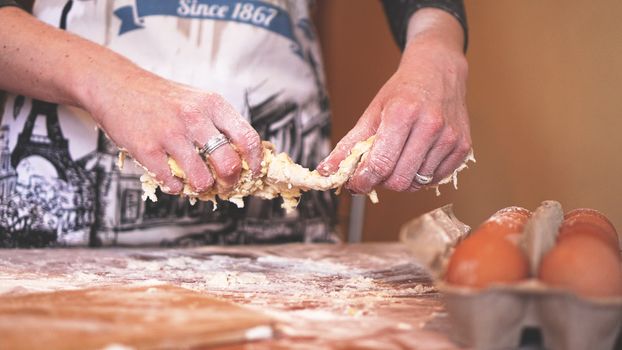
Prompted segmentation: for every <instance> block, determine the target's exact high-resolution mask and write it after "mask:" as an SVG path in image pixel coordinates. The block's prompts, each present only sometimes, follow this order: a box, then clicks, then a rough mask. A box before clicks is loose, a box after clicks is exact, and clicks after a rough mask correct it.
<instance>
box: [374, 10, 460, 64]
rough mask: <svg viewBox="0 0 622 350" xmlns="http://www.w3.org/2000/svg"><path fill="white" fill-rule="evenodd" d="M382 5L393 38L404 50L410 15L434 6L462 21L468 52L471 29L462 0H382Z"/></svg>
mask: <svg viewBox="0 0 622 350" xmlns="http://www.w3.org/2000/svg"><path fill="white" fill-rule="evenodd" d="M382 5H383V7H384V12H385V14H386V15H387V19H388V20H389V25H390V27H391V32H392V33H393V38H394V39H395V41H396V42H397V45H398V46H399V47H400V49H401V50H404V47H405V46H406V33H407V32H408V21H409V20H410V17H411V16H412V15H413V13H415V12H416V11H417V10H419V9H422V8H426V7H433V8H437V9H441V10H444V11H447V12H448V13H449V14H451V15H452V16H454V17H455V18H456V19H457V20H458V22H460V25H461V26H462V30H463V31H464V51H465V52H466V49H467V44H468V39H469V35H468V33H469V31H468V26H467V19H466V13H465V10H464V3H463V1H462V0H382Z"/></svg>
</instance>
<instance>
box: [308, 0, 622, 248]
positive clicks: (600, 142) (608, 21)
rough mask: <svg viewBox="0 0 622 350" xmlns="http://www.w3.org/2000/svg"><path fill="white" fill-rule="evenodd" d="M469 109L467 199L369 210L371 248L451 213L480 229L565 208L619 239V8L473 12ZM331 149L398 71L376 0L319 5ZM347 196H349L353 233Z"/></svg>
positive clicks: (533, 4)
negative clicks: (507, 213)
mask: <svg viewBox="0 0 622 350" xmlns="http://www.w3.org/2000/svg"><path fill="white" fill-rule="evenodd" d="M466 6H467V15H468V19H469V27H470V40H469V41H470V46H469V50H468V54H467V56H468V60H469V67H470V70H469V71H470V73H469V74H470V76H469V83H468V106H469V113H470V118H471V131H472V136H473V142H474V149H475V156H476V158H477V164H474V165H473V166H471V168H469V169H467V170H465V171H464V172H463V173H461V175H460V177H459V190H457V191H456V190H454V189H453V188H451V186H447V185H446V186H444V187H442V188H441V192H442V195H441V196H440V197H436V196H435V194H434V192H433V191H420V192H418V193H392V192H388V191H385V190H380V191H379V195H380V203H379V204H376V205H372V204H371V203H369V202H368V204H367V208H366V209H367V210H366V219H365V229H364V240H366V241H383V240H395V239H397V235H398V230H399V227H400V225H401V224H403V223H404V222H406V221H407V220H409V219H410V218H413V217H415V216H417V215H420V214H422V213H424V212H426V211H429V210H432V209H434V208H436V207H439V206H441V205H444V204H446V203H454V206H455V211H456V214H457V215H458V217H459V218H461V219H462V220H463V221H464V222H466V223H467V224H470V225H472V226H473V225H477V224H479V223H480V222H481V221H483V220H484V219H486V218H487V217H488V216H489V215H490V214H492V213H493V212H494V211H496V210H497V209H500V208H502V207H506V206H510V205H519V206H524V207H526V208H530V209H533V208H535V207H536V206H537V205H538V204H539V203H540V202H541V201H542V200H546V199H556V200H558V201H560V202H561V203H562V205H563V206H564V208H565V209H566V210H569V209H572V208H576V207H592V208H596V209H598V210H601V211H603V212H604V213H605V214H606V215H608V216H609V217H610V218H611V219H612V220H613V222H614V224H615V225H616V226H617V227H618V229H619V230H620V229H622V210H621V209H620V199H622V182H621V181H620V180H619V177H620V174H622V153H621V151H622V135H621V132H622V21H621V20H620V14H621V13H622V1H619V0H602V1H598V2H589V3H586V2H583V1H564V2H563V5H561V4H560V2H554V1H510V0H500V1H466ZM316 14H317V21H318V22H317V24H318V31H319V33H320V37H321V39H322V41H323V49H324V59H325V64H326V68H327V75H328V83H329V92H330V94H331V103H332V108H333V120H334V124H333V125H334V129H333V136H334V141H335V142H336V141H338V140H339V139H340V138H341V137H342V136H343V135H344V134H345V133H346V132H347V131H348V130H349V129H350V128H351V127H352V126H353V125H354V122H355V121H356V119H358V117H359V115H360V114H361V113H362V111H363V110H364V109H365V107H366V106H367V104H368V103H369V101H371V99H372V97H373V96H374V94H375V93H376V92H377V91H378V89H379V88H380V87H381V86H382V84H383V83H384V82H385V81H386V79H387V78H388V77H389V76H390V75H391V74H392V73H393V71H394V70H395V68H396V67H397V64H398V61H399V57H400V53H399V50H398V49H397V47H396V46H395V43H394V42H393V39H392V37H391V36H390V32H389V29H388V27H387V24H386V20H385V18H384V14H383V12H382V9H381V6H380V2H379V1H378V0H357V1H356V2H355V1H346V0H340V1H335V0H320V1H319V2H318V8H317V13H316ZM348 197H349V195H342V199H343V204H344V205H342V209H341V217H342V222H344V223H345V222H347V209H348V202H349V198H348Z"/></svg>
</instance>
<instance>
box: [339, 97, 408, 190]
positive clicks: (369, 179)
mask: <svg viewBox="0 0 622 350" xmlns="http://www.w3.org/2000/svg"><path fill="white" fill-rule="evenodd" d="M383 113H384V114H385V115H384V116H383V117H382V118H381V119H382V122H381V123H380V126H379V127H378V131H377V133H376V139H375V140H374V144H373V145H372V147H371V149H370V151H369V153H368V155H367V157H366V158H365V159H364V160H363V161H362V162H361V164H360V165H359V167H358V168H357V170H356V171H355V173H354V176H352V178H351V179H350V181H349V182H348V185H347V187H348V189H350V190H351V191H354V192H356V193H369V192H370V191H371V190H372V189H373V187H374V186H376V185H378V184H379V183H381V182H383V181H384V180H385V179H386V178H388V177H389V175H390V174H391V173H392V172H393V169H394V168H395V165H396V164H397V161H398V159H399V158H400V155H401V154H402V149H403V148H404V144H405V143H406V140H407V139H408V135H409V134H410V130H411V128H412V125H413V121H414V115H415V110H414V106H413V105H412V104H410V103H408V102H405V101H402V100H395V101H393V102H392V103H390V104H389V105H387V107H386V108H384V110H383Z"/></svg>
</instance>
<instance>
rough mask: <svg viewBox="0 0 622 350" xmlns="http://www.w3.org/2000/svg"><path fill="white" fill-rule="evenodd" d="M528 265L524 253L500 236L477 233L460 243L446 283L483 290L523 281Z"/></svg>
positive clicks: (448, 268) (449, 266)
mask: <svg viewBox="0 0 622 350" xmlns="http://www.w3.org/2000/svg"><path fill="white" fill-rule="evenodd" d="M528 273H529V263H528V261H527V258H526V257H525V254H524V253H523V251H522V250H521V249H520V248H519V247H518V246H517V245H515V244H513V243H512V242H510V241H509V240H508V239H506V238H505V237H504V236H503V235H501V234H494V233H491V232H486V231H479V230H478V231H476V232H474V233H472V234H471V235H470V236H469V237H467V238H466V239H465V240H464V241H462V242H460V244H458V246H457V247H456V249H455V251H454V253H453V254H452V256H451V259H450V260H449V265H448V267H447V272H446V273H445V280H446V281H447V282H449V283H451V284H455V285H460V286H467V287H473V288H484V287H487V286H489V285H490V284H492V283H514V282H518V281H520V280H522V279H525V278H526V277H527V275H528Z"/></svg>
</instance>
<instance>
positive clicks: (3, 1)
mask: <svg viewBox="0 0 622 350" xmlns="http://www.w3.org/2000/svg"><path fill="white" fill-rule="evenodd" d="M4 6H17V3H16V2H15V1H13V0H0V7H4Z"/></svg>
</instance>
